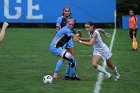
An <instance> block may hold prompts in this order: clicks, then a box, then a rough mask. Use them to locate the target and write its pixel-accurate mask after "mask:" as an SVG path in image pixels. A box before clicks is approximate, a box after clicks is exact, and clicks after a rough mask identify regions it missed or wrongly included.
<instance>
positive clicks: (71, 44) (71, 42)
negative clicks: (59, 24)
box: [65, 38, 74, 48]
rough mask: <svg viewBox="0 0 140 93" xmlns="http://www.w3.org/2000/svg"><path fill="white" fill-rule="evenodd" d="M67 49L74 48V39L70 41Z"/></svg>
mask: <svg viewBox="0 0 140 93" xmlns="http://www.w3.org/2000/svg"><path fill="white" fill-rule="evenodd" d="M65 48H74V43H73V41H72V38H71V39H70V40H69V42H68V43H67V44H66V47H65Z"/></svg>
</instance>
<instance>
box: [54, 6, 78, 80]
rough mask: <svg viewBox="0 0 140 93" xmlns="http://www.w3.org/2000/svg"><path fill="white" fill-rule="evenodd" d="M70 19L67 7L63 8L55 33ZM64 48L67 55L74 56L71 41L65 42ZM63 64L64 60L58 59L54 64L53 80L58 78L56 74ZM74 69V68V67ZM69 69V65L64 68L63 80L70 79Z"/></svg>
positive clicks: (69, 11)
mask: <svg viewBox="0 0 140 93" xmlns="http://www.w3.org/2000/svg"><path fill="white" fill-rule="evenodd" d="M69 18H72V17H71V10H70V8H69V7H68V6H65V7H64V9H63V13H62V16H60V17H58V19H57V22H56V32H58V31H59V30H60V29H61V28H63V27H64V26H65V25H66V22H67V19H69ZM73 33H74V34H76V32H75V31H74V30H73ZM64 48H66V49H67V50H68V52H69V53H71V55H73V56H75V50H74V44H73V40H72V39H70V40H69V42H67V43H66V44H65V46H64ZM63 62H64V59H62V58H61V59H59V60H58V62H57V64H56V68H55V72H54V75H53V78H58V72H59V70H60V68H61V66H62V64H63ZM75 68H76V67H75ZM70 70H71V69H70V67H69V64H68V65H67V67H66V73H65V79H66V80H68V79H70V77H69V75H70Z"/></svg>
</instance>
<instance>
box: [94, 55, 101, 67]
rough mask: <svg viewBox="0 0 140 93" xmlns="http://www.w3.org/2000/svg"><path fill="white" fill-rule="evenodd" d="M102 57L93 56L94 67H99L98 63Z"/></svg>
mask: <svg viewBox="0 0 140 93" xmlns="http://www.w3.org/2000/svg"><path fill="white" fill-rule="evenodd" d="M100 58H101V56H100V55H93V56H92V65H97V63H98V62H99V60H100Z"/></svg>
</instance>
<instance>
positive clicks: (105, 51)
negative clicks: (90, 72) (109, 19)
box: [77, 22, 120, 80]
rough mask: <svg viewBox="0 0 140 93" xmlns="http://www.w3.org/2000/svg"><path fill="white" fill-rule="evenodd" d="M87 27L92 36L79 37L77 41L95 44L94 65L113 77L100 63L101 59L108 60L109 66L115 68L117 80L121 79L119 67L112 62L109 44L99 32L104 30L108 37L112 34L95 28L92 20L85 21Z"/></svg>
mask: <svg viewBox="0 0 140 93" xmlns="http://www.w3.org/2000/svg"><path fill="white" fill-rule="evenodd" d="M85 28H86V30H87V31H88V34H89V37H90V38H79V40H78V41H77V42H79V43H81V44H84V45H88V46H93V57H92V65H93V67H94V68H95V69H97V70H98V71H100V72H102V73H104V74H105V76H106V77H107V78H108V79H109V78H110V77H111V74H110V73H109V72H107V71H106V70H105V69H104V68H103V67H102V66H100V65H99V64H98V62H99V59H100V58H103V59H105V60H106V63H107V65H108V67H109V68H111V69H112V70H113V73H114V75H115V80H119V78H120V75H119V73H118V71H117V67H116V66H115V65H114V64H113V63H112V60H111V56H112V53H111V51H110V50H109V48H108V46H107V45H106V44H105V43H104V42H103V41H102V39H101V36H100V33H99V32H102V33H103V34H104V35H105V36H106V37H110V36H111V35H110V34H109V33H106V32H105V31H104V30H102V29H95V27H94V24H93V23H92V22H87V23H85Z"/></svg>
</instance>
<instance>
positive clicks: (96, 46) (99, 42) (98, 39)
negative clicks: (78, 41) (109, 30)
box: [88, 30, 106, 50]
mask: <svg viewBox="0 0 140 93" xmlns="http://www.w3.org/2000/svg"><path fill="white" fill-rule="evenodd" d="M94 33H96V34H97V37H96V40H95V42H94V44H93V49H94V50H102V49H103V48H105V47H106V44H105V43H104V42H103V41H102V38H101V36H100V33H99V32H98V30H95V31H94ZM94 33H93V34H94ZM88 34H89V37H90V39H91V38H92V37H93V34H90V33H88Z"/></svg>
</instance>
